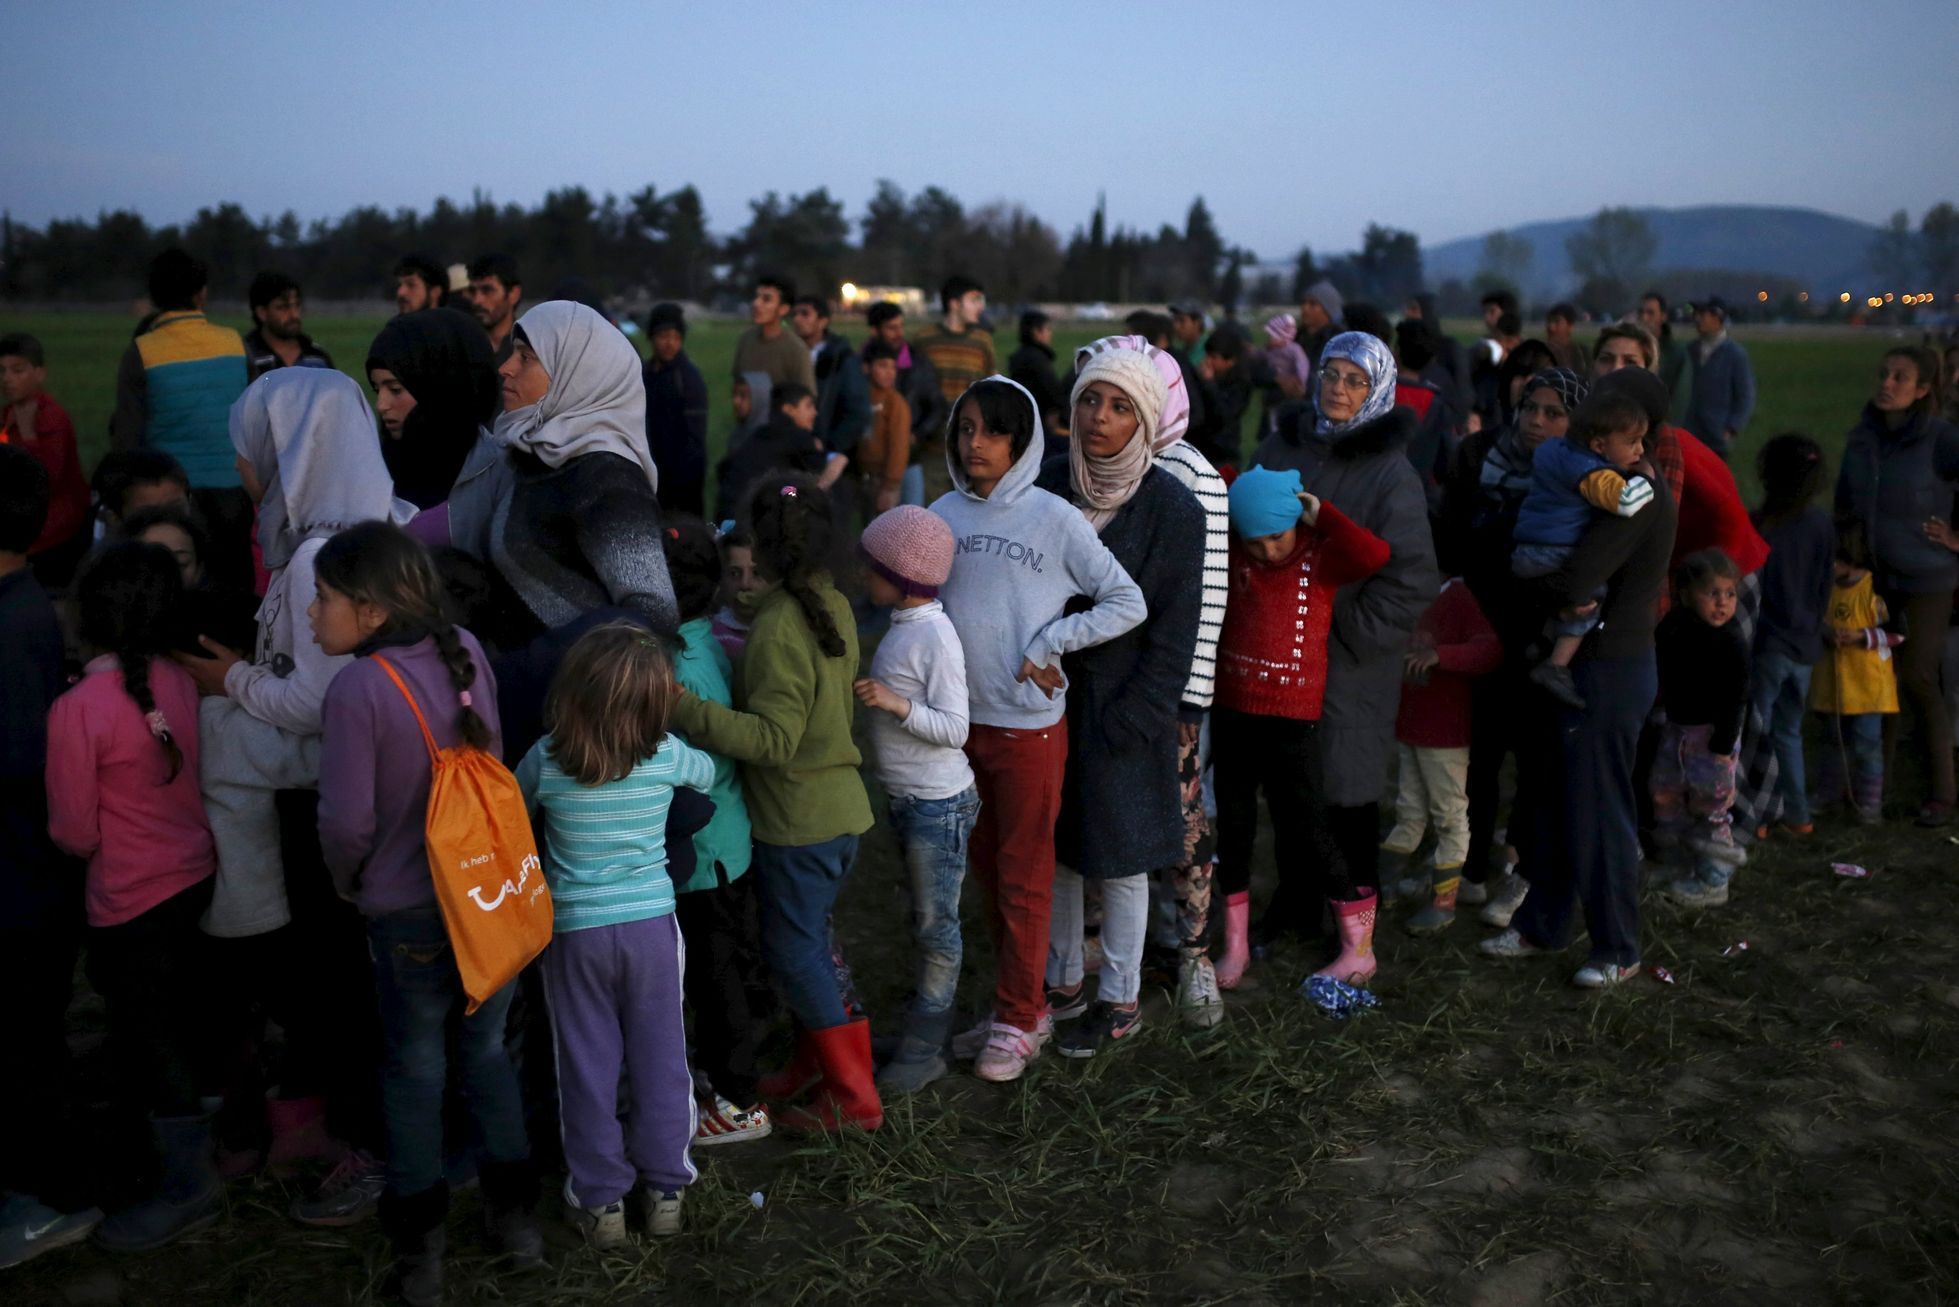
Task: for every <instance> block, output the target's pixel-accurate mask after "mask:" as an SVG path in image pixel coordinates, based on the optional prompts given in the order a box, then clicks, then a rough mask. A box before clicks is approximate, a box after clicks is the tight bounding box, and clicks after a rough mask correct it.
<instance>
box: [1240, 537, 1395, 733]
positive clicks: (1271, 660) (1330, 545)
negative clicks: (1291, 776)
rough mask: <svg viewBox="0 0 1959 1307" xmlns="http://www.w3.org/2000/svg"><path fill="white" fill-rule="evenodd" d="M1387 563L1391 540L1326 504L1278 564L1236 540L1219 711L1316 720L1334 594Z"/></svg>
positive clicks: (1321, 697)
mask: <svg viewBox="0 0 1959 1307" xmlns="http://www.w3.org/2000/svg"><path fill="white" fill-rule="evenodd" d="M1387 561H1388V544H1387V541H1385V540H1383V539H1381V537H1379V536H1377V535H1375V534H1374V533H1373V532H1372V531H1369V530H1367V529H1366V528H1365V527H1362V526H1359V525H1356V524H1355V523H1354V522H1353V520H1352V519H1350V518H1349V517H1348V516H1347V515H1346V514H1345V513H1342V512H1341V511H1340V510H1339V509H1337V508H1335V507H1334V506H1333V505H1332V504H1329V503H1325V502H1322V503H1321V504H1320V517H1319V525H1318V526H1317V527H1305V526H1302V527H1301V528H1300V531H1299V543H1298V545H1297V546H1296V547H1295V548H1294V549H1293V551H1292V553H1290V554H1288V555H1287V556H1286V557H1285V558H1284V559H1282V560H1280V561H1279V562H1277V563H1272V564H1269V565H1268V564H1265V563H1260V562H1258V561H1256V560H1255V559H1253V558H1252V556H1251V555H1250V554H1248V553H1246V552H1245V548H1244V546H1243V545H1242V544H1241V543H1240V542H1239V540H1238V538H1237V537H1236V536H1235V535H1234V536H1233V537H1232V539H1231V583H1230V597H1229V599H1228V600H1227V602H1226V604H1225V609H1224V631H1223V633H1222V634H1221V635H1220V636H1219V637H1218V692H1217V699H1216V700H1215V702H1216V705H1217V706H1218V707H1220V708H1230V709H1232V710H1233V711H1236V712H1242V713H1255V714H1257V715H1259V716H1261V717H1289V718H1292V719H1293V720H1295V721H1305V722H1316V721H1318V720H1319V719H1320V707H1321V705H1322V703H1323V702H1324V701H1325V699H1326V637H1327V632H1328V631H1329V630H1330V629H1331V628H1332V625H1333V596H1334V592H1335V591H1337V590H1339V588H1340V587H1341V586H1343V585H1349V584H1351V583H1352V582H1355V581H1363V580H1366V579H1367V578H1368V577H1370V576H1372V575H1373V574H1374V573H1376V572H1378V571H1380V570H1381V567H1382V566H1383V565H1384V564H1385V563H1386V562H1387Z"/></svg>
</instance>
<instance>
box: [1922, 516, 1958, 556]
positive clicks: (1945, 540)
mask: <svg viewBox="0 0 1959 1307" xmlns="http://www.w3.org/2000/svg"><path fill="white" fill-rule="evenodd" d="M1925 538H1926V539H1927V540H1930V541H1931V542H1932V543H1933V544H1935V545H1937V546H1938V547H1939V548H1941V549H1950V550H1951V551H1952V552H1953V553H1955V554H1959V531H1954V530H1953V529H1952V523H1950V522H1948V521H1946V520H1945V519H1944V518H1940V517H1929V518H1926V519H1925Z"/></svg>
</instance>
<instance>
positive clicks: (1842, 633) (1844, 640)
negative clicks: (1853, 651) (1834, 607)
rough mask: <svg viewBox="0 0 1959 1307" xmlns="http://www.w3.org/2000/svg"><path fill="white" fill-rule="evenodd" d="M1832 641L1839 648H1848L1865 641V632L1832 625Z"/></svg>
mask: <svg viewBox="0 0 1959 1307" xmlns="http://www.w3.org/2000/svg"><path fill="white" fill-rule="evenodd" d="M1830 643H1831V644H1833V645H1835V646H1836V647H1837V648H1839V649H1847V648H1849V647H1850V646H1851V645H1853V644H1862V643H1864V633H1863V632H1862V631H1846V630H1844V629H1843V628H1842V627H1831V628H1830Z"/></svg>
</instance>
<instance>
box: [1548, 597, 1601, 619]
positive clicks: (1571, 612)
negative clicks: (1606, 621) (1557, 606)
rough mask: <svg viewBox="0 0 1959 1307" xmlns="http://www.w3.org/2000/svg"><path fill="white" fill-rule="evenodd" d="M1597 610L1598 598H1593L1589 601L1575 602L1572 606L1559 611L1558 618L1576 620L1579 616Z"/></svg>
mask: <svg viewBox="0 0 1959 1307" xmlns="http://www.w3.org/2000/svg"><path fill="white" fill-rule="evenodd" d="M1597 611H1598V600H1596V599H1593V600H1591V601H1590V602H1589V603H1582V604H1573V605H1572V606H1571V607H1569V608H1566V609H1564V610H1562V611H1560V612H1559V613H1558V620H1559V621H1561V622H1575V621H1577V620H1578V619H1579V618H1581V617H1584V616H1586V615H1588V614H1590V613H1595V612H1597Z"/></svg>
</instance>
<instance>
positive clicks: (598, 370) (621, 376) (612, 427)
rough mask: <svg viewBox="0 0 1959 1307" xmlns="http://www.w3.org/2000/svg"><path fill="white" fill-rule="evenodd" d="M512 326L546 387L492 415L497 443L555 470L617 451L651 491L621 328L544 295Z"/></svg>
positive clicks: (638, 398) (633, 373) (638, 386)
mask: <svg viewBox="0 0 1959 1307" xmlns="http://www.w3.org/2000/svg"><path fill="white" fill-rule="evenodd" d="M517 330H518V331H520V332H522V333H523V337H524V339H525V340H526V341H528V342H529V343H530V347H531V349H532V350H533V351H535V352H536V354H537V361H538V362H539V363H541V364H542V365H543V366H544V371H545V372H546V373H548V374H549V375H550V378H551V385H550V387H549V389H547V390H546V391H545V392H544V398H543V399H540V400H539V401H537V403H535V404H532V405H530V406H529V407H527V408H520V409H517V410H516V411H515V412H507V413H504V414H503V415H502V416H501V417H499V418H498V419H497V424H496V432H495V437H496V441H497V443H498V444H500V445H502V446H504V447H505V448H506V449H522V450H524V451H526V452H528V453H531V454H534V455H536V456H537V457H538V458H539V459H541V460H543V462H544V463H545V464H546V465H547V466H549V467H554V468H558V467H563V466H564V465H565V464H566V463H569V462H570V461H571V460H572V459H574V458H582V457H583V456H585V455H586V454H617V455H618V456H619V457H620V458H623V459H626V460H627V461H629V462H633V463H637V464H639V465H640V467H641V468H643V469H645V471H646V480H647V484H649V485H651V486H653V487H654V488H656V489H657V488H658V487H659V482H660V477H659V473H658V471H656V470H655V469H654V467H653V455H652V454H651V453H650V452H648V450H647V448H646V386H645V384H644V383H643V382H642V381H641V380H640V361H639V353H638V351H636V350H635V349H633V347H632V345H631V343H630V342H628V341H627V339H626V338H625V336H624V335H622V334H620V331H619V329H618V328H617V327H615V326H613V325H612V324H611V323H610V322H607V321H606V320H605V319H604V318H603V317H602V316H600V315H599V314H598V313H597V312H596V311H595V310H593V309H590V308H588V307H586V306H585V305H583V304H579V303H576V302H574V301H572V300H546V301H545V302H544V303H542V304H540V305H538V306H537V307H536V308H534V309H532V310H531V311H530V312H528V313H526V314H525V315H524V316H523V317H522V318H520V319H518V322H517Z"/></svg>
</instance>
